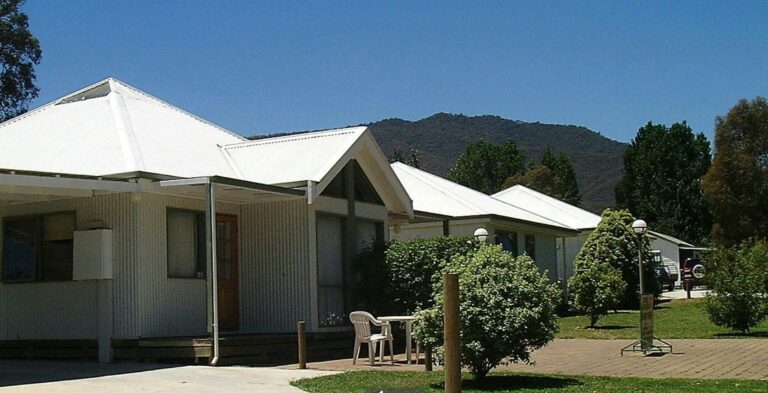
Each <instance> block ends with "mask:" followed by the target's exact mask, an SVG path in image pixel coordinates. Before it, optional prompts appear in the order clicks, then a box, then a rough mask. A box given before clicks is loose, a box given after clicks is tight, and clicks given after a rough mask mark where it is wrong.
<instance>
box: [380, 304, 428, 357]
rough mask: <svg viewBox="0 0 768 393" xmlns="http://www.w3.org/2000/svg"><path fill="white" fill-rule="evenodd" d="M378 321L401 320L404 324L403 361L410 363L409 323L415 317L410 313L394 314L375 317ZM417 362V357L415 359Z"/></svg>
mask: <svg viewBox="0 0 768 393" xmlns="http://www.w3.org/2000/svg"><path fill="white" fill-rule="evenodd" d="M377 319H378V320H379V321H386V322H402V323H403V324H405V361H406V363H407V364H411V325H413V321H415V320H416V317H414V316H412V315H396V316H387V317H379V318H377ZM416 361H417V362H418V361H419V359H416Z"/></svg>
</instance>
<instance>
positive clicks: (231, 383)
mask: <svg viewBox="0 0 768 393" xmlns="http://www.w3.org/2000/svg"><path fill="white" fill-rule="evenodd" d="M329 374H335V372H328V371H315V370H286V369H278V368H271V367H208V366H174V365H162V364H147V363H116V364H99V363H92V362H74V361H73V362H69V361H68V362H54V361H29V360H2V361H0V390H1V391H3V392H6V391H8V392H106V391H108V392H110V393H119V392H181V391H194V392H222V391H238V392H301V390H299V389H297V388H294V387H292V386H290V382H291V381H293V380H296V379H301V378H311V377H317V376H322V375H329Z"/></svg>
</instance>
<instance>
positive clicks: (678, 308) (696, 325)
mask: <svg viewBox="0 0 768 393" xmlns="http://www.w3.org/2000/svg"><path fill="white" fill-rule="evenodd" d="M703 302H704V299H684V300H672V301H668V302H664V303H660V304H658V305H657V308H656V310H655V311H654V320H653V324H654V333H655V336H657V337H660V338H662V339H668V338H766V337H768V321H763V323H762V324H760V325H759V326H757V327H756V328H755V329H752V332H751V333H750V334H748V335H744V334H741V332H736V331H732V330H729V329H725V328H721V327H718V326H715V325H714V324H713V323H712V322H710V321H709V318H708V317H707V314H706V313H705V312H704V310H703V309H702V308H701V304H702V303H703ZM639 326H640V313H639V312H638V311H620V312H619V313H616V314H614V313H609V314H608V315H607V316H605V317H603V318H600V321H598V323H597V327H596V328H595V329H590V328H589V317H585V316H569V317H564V318H560V332H558V333H557V336H556V337H557V338H591V339H604V340H612V339H633V338H638V337H639V336H640V327H639Z"/></svg>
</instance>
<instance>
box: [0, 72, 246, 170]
mask: <svg viewBox="0 0 768 393" xmlns="http://www.w3.org/2000/svg"><path fill="white" fill-rule="evenodd" d="M243 140H244V138H243V137H241V136H239V135H236V134H234V133H232V132H230V131H227V130H226V129H224V128H221V127H219V126H216V125H214V124H212V123H210V122H208V121H205V120H202V119H200V118H199V117H196V116H194V115H191V114H189V113H187V112H185V111H183V110H181V109H179V108H177V107H175V106H173V105H170V104H168V103H166V102H164V101H161V100H159V99H157V98H155V97H152V96H151V95H149V94H147V93H144V92H142V91H141V90H138V89H136V88H134V87H131V86H129V85H127V84H125V83H123V82H120V81H118V80H116V79H113V78H108V79H105V80H103V81H101V82H98V83H96V84H93V85H91V86H88V87H86V88H84V89H82V90H80V91H77V92H75V93H72V94H70V95H67V96H65V97H62V98H60V99H58V100H56V101H53V102H51V103H49V104H47V105H45V106H42V107H40V108H38V109H36V110H33V111H31V112H28V113H26V114H23V115H21V116H18V117H16V118H13V119H11V120H8V121H6V122H4V123H2V124H0V168H7V169H16V170H28V171H39V172H53V173H61V174H78V175H92V176H102V175H111V174H118V173H125V172H152V173H158V174H166V175H173V176H180V177H192V176H208V175H222V176H229V177H235V173H234V171H233V170H232V168H231V166H230V164H229V163H228V162H227V160H226V158H225V157H224V155H223V154H222V153H221V151H220V150H219V148H218V146H217V145H224V144H231V143H236V142H240V141H243Z"/></svg>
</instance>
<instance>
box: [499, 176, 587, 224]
mask: <svg viewBox="0 0 768 393" xmlns="http://www.w3.org/2000/svg"><path fill="white" fill-rule="evenodd" d="M491 196H492V197H494V198H496V199H498V200H500V201H502V202H506V203H509V204H511V205H514V206H517V207H521V208H524V209H526V210H529V211H531V212H534V213H536V214H538V215H541V216H544V217H549V218H550V219H553V220H557V221H558V222H562V223H563V224H566V225H568V226H569V227H571V228H576V229H580V230H585V229H594V228H597V224H599V223H600V216H598V215H597V214H594V213H592V212H589V211H586V210H584V209H581V208H578V207H576V206H573V205H571V204H569V203H566V202H563V201H561V200H559V199H557V198H553V197H551V196H549V195H547V194H543V193H541V192H538V191H536V190H532V189H530V188H528V187H525V186H523V185H519V184H518V185H516V186H512V187H509V188H507V189H505V190H502V191H499V192H497V193H496V194H493V195H491Z"/></svg>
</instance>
